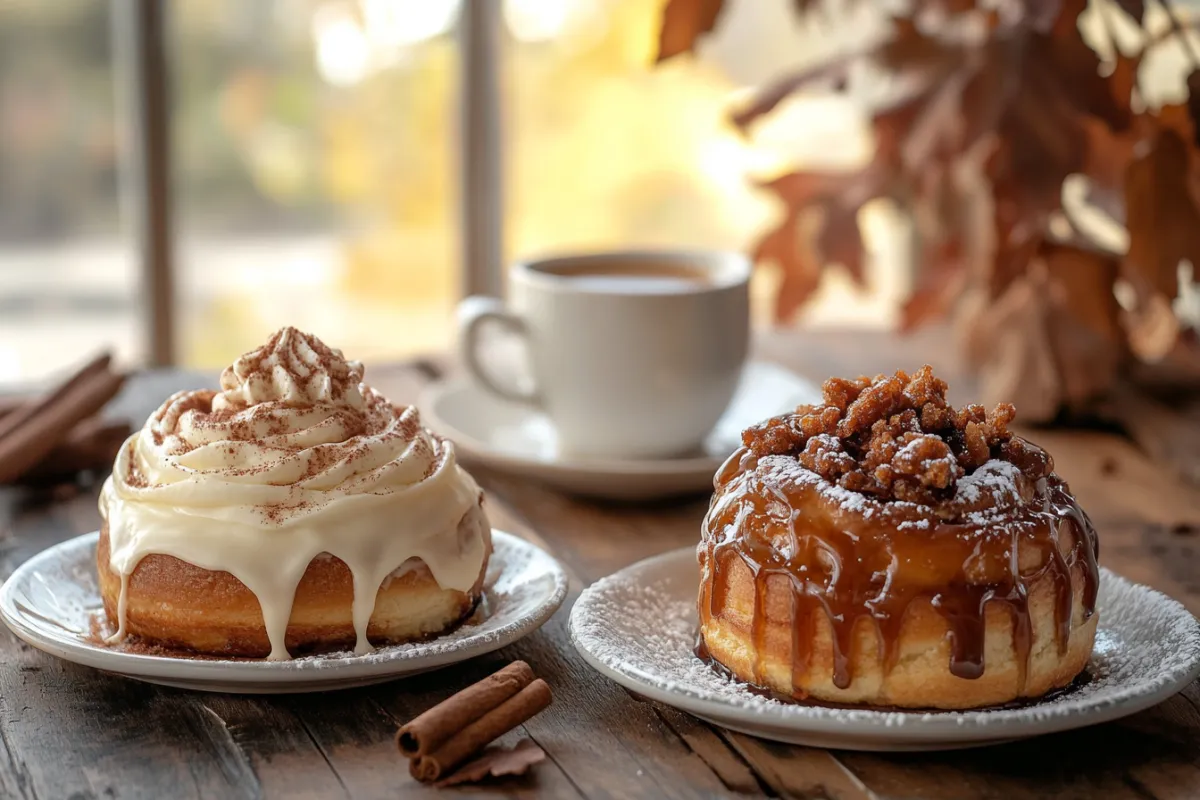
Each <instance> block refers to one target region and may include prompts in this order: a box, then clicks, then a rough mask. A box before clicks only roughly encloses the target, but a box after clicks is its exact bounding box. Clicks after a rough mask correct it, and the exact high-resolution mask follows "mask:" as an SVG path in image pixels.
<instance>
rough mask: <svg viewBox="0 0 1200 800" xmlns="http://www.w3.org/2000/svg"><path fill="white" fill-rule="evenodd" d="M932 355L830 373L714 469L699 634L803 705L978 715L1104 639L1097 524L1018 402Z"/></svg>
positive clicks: (1069, 670) (737, 668) (1044, 687)
mask: <svg viewBox="0 0 1200 800" xmlns="http://www.w3.org/2000/svg"><path fill="white" fill-rule="evenodd" d="M945 388H946V387H945V384H944V383H943V382H942V381H939V380H938V379H936V378H935V377H933V374H932V371H931V370H930V368H929V367H925V368H923V369H922V370H920V371H919V372H917V373H915V374H914V375H913V376H911V377H910V376H908V375H906V374H905V373H903V372H898V373H896V375H894V376H879V377H877V378H875V379H873V380H872V379H866V378H863V379H859V380H858V381H842V380H837V379H834V380H831V381H828V382H827V383H826V385H825V393H824V394H825V397H824V403H823V404H822V405H819V406H811V407H802V408H799V409H797V410H796V412H795V413H793V414H788V415H785V416H783V417H778V418H775V419H772V420H768V421H767V422H765V423H763V424H761V425H759V426H755V427H754V428H751V429H749V430H747V431H746V432H745V433H744V434H743V447H742V448H741V449H740V450H739V451H738V452H737V453H735V454H734V456H733V457H731V458H730V460H729V461H728V462H727V463H726V464H725V465H724V466H723V467H722V469H721V470H720V471H719V472H718V474H717V477H716V481H715V485H716V493H715V495H714V497H713V500H712V504H711V506H710V509H709V513H708V515H707V516H706V518H705V522H704V528H703V539H702V542H701V545H700V548H699V551H698V552H699V560H700V565H701V585H700V594H699V600H698V606H699V614H700V636H701V644H702V646H703V648H704V649H706V650H707V653H708V655H709V656H710V657H711V658H712V659H714V660H715V661H716V662H718V663H719V664H720V665H723V666H724V667H725V668H726V669H727V670H728V671H729V672H731V673H732V674H733V675H734V676H736V677H737V678H739V679H741V680H743V681H746V682H748V683H752V684H755V685H757V686H760V687H763V688H766V689H769V690H771V691H773V692H776V693H778V694H782V695H786V696H790V697H794V698H797V699H804V698H813V699H816V700H820V701H824V702H832V703H851V704H869V705H880V706H897V707H908V708H922V707H924V708H947V709H952V708H975V707H980V706H989V705H998V704H1003V703H1007V702H1010V701H1014V700H1018V699H1021V698H1030V697H1037V696H1040V695H1042V694H1045V693H1046V692H1048V691H1050V690H1052V689H1055V688H1059V687H1063V686H1066V685H1067V684H1069V683H1070V682H1071V681H1072V680H1073V679H1074V678H1075V677H1076V676H1077V675H1078V674H1079V673H1080V672H1081V671H1082V670H1083V669H1084V667H1085V666H1086V665H1087V662H1088V659H1089V657H1090V655H1091V651H1092V645H1093V642H1094V639H1095V635H1096V625H1097V621H1098V615H1097V614H1096V613H1095V603H1096V590H1097V582H1098V573H1097V566H1096V555H1097V544H1096V536H1095V530H1094V529H1093V527H1092V525H1091V522H1090V521H1089V520H1088V518H1087V515H1086V514H1084V513H1083V511H1082V510H1081V509H1080V508H1079V506H1078V505H1077V504H1076V503H1075V501H1074V499H1073V498H1072V496H1071V495H1070V492H1069V489H1068V487H1067V486H1066V484H1065V483H1064V482H1063V481H1062V479H1061V478H1059V477H1058V476H1057V475H1056V474H1054V472H1053V462H1052V461H1051V459H1050V457H1049V456H1048V455H1047V454H1046V453H1045V452H1044V451H1042V450H1041V449H1040V448H1038V447H1036V446H1035V445H1032V444H1030V443H1028V442H1026V441H1025V440H1023V439H1021V438H1020V437H1017V436H1014V435H1013V434H1012V433H1010V432H1009V431H1008V428H1007V425H1008V423H1009V422H1010V421H1011V419H1012V418H1013V416H1014V412H1013V410H1012V407H1011V406H1000V407H998V408H997V409H996V410H994V411H993V412H991V413H984V410H983V409H982V408H981V407H979V406H967V407H966V408H964V409H962V410H961V411H956V410H955V409H953V408H951V407H950V406H949V405H948V404H947V403H946V401H945Z"/></svg>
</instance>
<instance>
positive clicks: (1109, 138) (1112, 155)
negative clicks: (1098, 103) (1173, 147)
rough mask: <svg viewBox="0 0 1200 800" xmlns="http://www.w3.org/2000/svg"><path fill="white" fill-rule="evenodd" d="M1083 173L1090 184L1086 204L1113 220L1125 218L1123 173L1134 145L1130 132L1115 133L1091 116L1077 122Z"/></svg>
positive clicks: (1131, 132) (1135, 140)
mask: <svg viewBox="0 0 1200 800" xmlns="http://www.w3.org/2000/svg"><path fill="white" fill-rule="evenodd" d="M1080 125H1081V126H1082V129H1083V133H1084V136H1083V169H1082V172H1083V174H1084V175H1086V176H1087V177H1088V179H1089V180H1090V181H1091V186H1090V187H1089V188H1090V191H1089V193H1088V202H1090V203H1092V204H1093V205H1096V206H1099V207H1100V208H1101V209H1103V210H1104V212H1105V213H1107V214H1108V215H1109V216H1110V217H1112V218H1113V219H1116V220H1124V218H1125V171H1126V169H1127V168H1128V166H1129V162H1130V161H1131V160H1132V159H1133V150H1134V146H1135V144H1136V143H1137V138H1136V134H1135V133H1134V132H1133V131H1122V132H1119V133H1118V132H1114V131H1113V130H1112V129H1111V128H1110V127H1108V125H1106V124H1105V123H1103V122H1101V121H1100V120H1098V119H1096V118H1095V117H1092V116H1085V117H1082V118H1080Z"/></svg>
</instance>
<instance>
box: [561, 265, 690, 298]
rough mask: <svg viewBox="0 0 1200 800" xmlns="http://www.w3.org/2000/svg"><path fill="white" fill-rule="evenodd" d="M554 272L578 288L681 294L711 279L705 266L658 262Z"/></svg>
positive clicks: (610, 292) (608, 292) (600, 290)
mask: <svg viewBox="0 0 1200 800" xmlns="http://www.w3.org/2000/svg"><path fill="white" fill-rule="evenodd" d="M551 274H553V275H554V276H555V277H556V278H561V279H562V280H564V281H569V282H570V284H571V286H572V287H574V288H576V289H578V290H579V291H583V292H603V293H606V294H679V293H681V292H694V291H696V290H697V289H701V288H703V287H705V286H708V285H710V284H711V283H712V279H711V277H710V276H709V273H708V272H706V271H705V270H702V269H699V268H696V267H689V266H686V265H683V264H665V263H655V262H647V263H644V264H637V263H630V264H620V265H617V264H607V265H604V264H602V265H597V266H594V267H591V266H587V267H584V266H580V267H575V268H573V269H570V270H565V269H564V270H562V271H555V272H553V273H551Z"/></svg>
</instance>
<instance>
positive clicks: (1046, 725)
mask: <svg viewBox="0 0 1200 800" xmlns="http://www.w3.org/2000/svg"><path fill="white" fill-rule="evenodd" d="M698 580H699V571H698V568H697V566H696V551H695V549H694V548H691V547H688V548H684V549H682V550H675V551H672V552H670V553H665V554H663V555H661V556H656V557H654V558H650V559H646V560H645V561H641V562H638V563H637V564H634V565H633V566H631V567H627V568H626V569H623V570H621V571H620V572H617V573H615V574H613V575H610V576H609V577H607V578H604V579H602V580H600V581H597V582H596V583H594V584H592V586H590V587H589V588H588V589H587V590H585V591H584V592H583V594H582V595H581V596H580V598H579V600H578V601H577V602H576V603H575V607H574V608H573V609H572V610H571V622H570V627H571V640H572V641H573V642H574V644H575V647H576V648H577V649H578V650H579V652H580V653H581V654H582V655H583V657H584V659H585V660H586V661H587V662H588V663H589V664H591V665H592V666H593V667H595V668H596V669H597V670H598V671H599V672H600V673H601V674H603V675H605V676H607V677H609V678H611V679H612V680H614V681H616V682H617V683H619V684H621V685H622V686H625V687H626V688H628V689H630V690H632V691H634V692H636V693H638V694H641V695H645V696H647V697H649V698H651V699H653V700H658V701H659V702H662V703H666V704H667V705H671V706H675V707H676V708H680V709H683V710H684V711H688V712H690V713H692V714H695V715H696V716H697V717H700V718H702V719H706V720H708V721H709V722H712V723H714V724H716V725H720V726H722V727H725V728H730V729H732V730H736V731H741V732H743V733H748V734H751V735H754V736H761V737H762V738H764V739H773V740H776V741H780V742H789V743H793V744H804V745H811V746H815V747H827V748H837V749H844V750H949V749H956V748H963V747H978V746H981V745H987V744H997V743H999V742H1005V741H1011V740H1013V739H1023V738H1027V737H1030V736H1037V735H1040V734H1044V733H1053V732H1055V731H1062V730H1068V729H1071V728H1079V727H1083V726H1085V725H1094V724H1096V723H1098V722H1106V721H1108V720H1112V719H1116V718H1118V717H1124V716H1126V715H1128V714H1132V713H1134V712H1136V711H1141V710H1142V709H1144V708H1149V707H1150V706H1152V705H1154V704H1156V703H1159V702H1162V701H1163V700H1165V699H1167V698H1168V697H1170V696H1171V695H1173V694H1175V693H1176V692H1178V691H1180V690H1181V689H1183V688H1184V687H1186V686H1187V685H1188V684H1189V683H1190V682H1191V681H1193V680H1195V679H1196V676H1197V675H1198V674H1200V623H1198V622H1197V621H1196V618H1195V617H1193V616H1192V615H1191V613H1189V612H1188V610H1187V609H1186V608H1184V607H1183V606H1182V605H1180V604H1179V603H1177V602H1176V601H1174V600H1172V599H1171V598H1169V597H1167V596H1166V595H1163V594H1160V593H1159V592H1156V591H1154V590H1153V589H1150V588H1148V587H1145V586H1141V585H1138V584H1135V583H1130V582H1129V581H1127V580H1125V579H1124V578H1121V577H1120V576H1118V575H1115V574H1114V573H1112V572H1109V571H1108V570H1101V580H1100V596H1099V600H1098V608H1099V611H1100V627H1099V631H1098V633H1097V635H1096V647H1095V650H1094V651H1093V653H1092V660H1091V663H1090V664H1089V666H1088V673H1089V675H1090V681H1088V682H1087V683H1084V684H1082V685H1080V686H1078V687H1077V688H1074V689H1070V690H1068V691H1066V692H1063V693H1060V694H1058V695H1056V696H1052V697H1051V698H1049V699H1046V700H1043V701H1040V702H1036V703H1033V704H1030V705H1027V706H1023V707H1018V708H1006V709H993V710H984V711H963V712H955V711H942V712H931V713H926V712H919V711H918V712H901V711H882V710H881V711H874V710H869V709H838V708H825V707H819V706H805V705H799V704H794V703H781V702H779V701H777V700H773V699H769V698H766V697H762V696H760V695H757V694H754V693H752V692H751V691H749V690H748V689H746V688H745V687H744V685H742V684H740V683H738V682H736V681H732V680H729V679H727V678H724V677H722V676H720V675H718V674H717V673H716V672H715V671H714V670H713V669H712V668H711V667H709V666H708V665H707V664H705V663H704V662H702V661H701V660H700V659H699V658H697V657H696V656H695V654H694V653H693V651H692V648H693V647H694V646H695V641H696V639H695V636H696V626H697V622H696V585H697V581H698Z"/></svg>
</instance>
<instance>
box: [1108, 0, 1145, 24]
mask: <svg viewBox="0 0 1200 800" xmlns="http://www.w3.org/2000/svg"><path fill="white" fill-rule="evenodd" d="M1115 1H1116V4H1117V5H1118V6H1120V7H1121V9H1122V10H1123V11H1124V12H1125V13H1126V14H1128V15H1129V16H1131V17H1133V18H1134V19H1136V20H1137V21H1138V24H1139V25H1141V24H1142V22H1143V21H1145V19H1146V0H1115Z"/></svg>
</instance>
